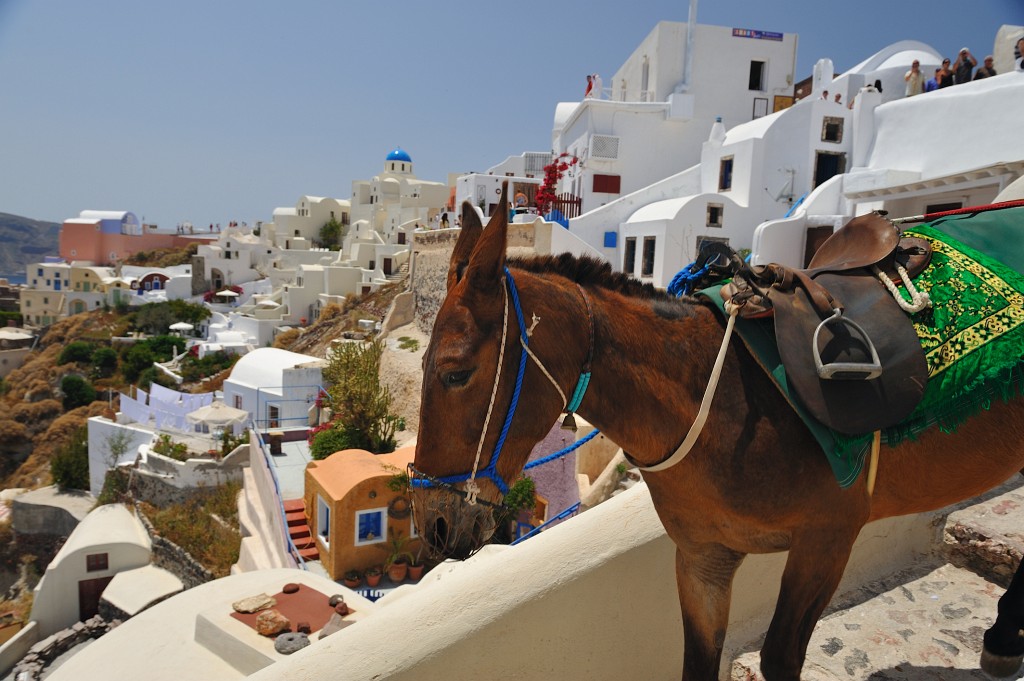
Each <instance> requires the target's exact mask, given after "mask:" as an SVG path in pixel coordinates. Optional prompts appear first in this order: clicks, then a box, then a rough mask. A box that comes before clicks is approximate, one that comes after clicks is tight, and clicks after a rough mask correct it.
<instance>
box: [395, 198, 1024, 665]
mask: <svg viewBox="0 0 1024 681" xmlns="http://www.w3.org/2000/svg"><path fill="white" fill-rule="evenodd" d="M503 205H506V204H505V203H504V200H503V201H501V202H499V206H503ZM507 220H508V216H507V215H506V214H505V211H502V210H498V211H496V213H495V215H494V217H492V218H491V220H490V222H489V223H488V225H487V228H486V229H483V227H482V225H481V224H480V220H479V218H478V217H477V213H476V212H475V210H474V209H472V208H471V207H469V206H464V207H463V217H462V225H463V229H462V234H461V236H460V237H459V240H458V242H457V244H456V246H455V250H454V253H453V254H452V259H451V264H450V268H449V273H448V294H447V298H446V299H445V301H444V303H443V305H442V307H441V309H440V311H439V313H438V315H437V320H436V322H435V325H434V331H433V335H432V336H431V340H430V346H429V348H428V349H427V352H426V355H425V358H424V367H423V368H424V375H423V392H422V403H421V415H420V431H419V438H418V444H417V448H416V458H415V462H414V464H413V478H414V484H416V485H418V487H417V488H416V490H415V491H414V494H413V497H414V512H415V515H416V523H417V526H418V527H419V531H420V533H421V536H422V537H423V539H424V540H425V541H427V542H428V543H430V544H431V545H432V546H433V547H434V548H435V549H437V550H438V551H439V552H441V553H443V554H445V555H450V556H455V557H466V556H468V555H469V554H471V553H472V552H473V551H475V550H476V549H477V548H479V546H480V545H482V544H483V543H484V542H486V541H487V540H488V539H489V537H490V535H491V533H492V532H493V530H494V523H493V520H492V517H493V514H492V508H491V507H490V504H498V503H500V500H501V497H502V495H503V493H504V492H505V491H506V489H507V487H506V485H507V481H511V480H513V479H514V478H515V477H516V476H517V475H518V474H519V472H520V471H521V470H522V468H523V465H524V463H525V462H526V459H527V456H528V455H529V452H530V450H531V448H532V447H533V445H534V444H535V443H536V442H538V441H539V440H540V439H541V438H542V437H543V436H544V435H545V434H546V433H547V431H548V429H549V428H550V426H551V424H552V423H554V422H555V420H556V419H557V417H558V415H559V414H560V413H561V412H562V411H563V409H564V408H565V407H566V405H567V403H569V402H570V399H569V397H570V396H573V395H574V394H575V393H574V389H575V388H576V386H577V385H578V384H579V382H580V377H581V375H584V374H585V375H587V376H588V377H589V386H588V387H587V389H586V391H585V393H583V397H582V402H581V403H580V404H579V405H578V406H575V405H573V406H575V409H570V411H573V410H575V411H578V412H579V413H580V415H581V416H583V417H584V418H586V419H587V421H589V422H590V423H592V424H594V426H595V427H597V428H599V429H600V430H601V431H602V432H603V433H604V434H605V435H607V436H608V437H609V438H610V439H611V440H612V441H614V442H616V443H617V444H619V445H620V446H622V447H623V449H624V450H625V451H627V452H628V453H629V454H630V455H631V456H632V458H633V459H635V460H636V461H638V462H641V463H642V464H646V465H650V464H655V463H657V462H659V461H662V460H663V459H665V458H666V457H667V456H668V455H669V454H670V453H672V452H674V451H675V450H676V449H677V448H678V447H679V444H680V442H681V441H682V440H683V438H684V436H685V435H686V434H687V432H688V430H689V429H690V424H691V423H693V421H694V419H695V417H696V415H697V412H698V408H699V405H700V403H701V399H702V396H703V394H704V390H705V386H706V385H707V382H708V378H709V376H710V375H711V373H712V365H713V364H714V362H715V359H716V355H717V354H718V352H719V346H720V345H721V344H722V339H723V334H724V326H725V325H724V322H723V321H722V320H721V319H720V318H719V316H718V315H717V314H716V313H715V312H714V311H712V310H711V309H710V308H709V307H707V306H705V305H702V304H699V303H698V302H697V301H696V300H694V299H688V298H682V299H676V298H671V297H669V296H667V295H665V294H662V293H659V292H658V291H656V290H655V289H653V288H652V287H650V286H644V285H641V284H639V283H638V282H636V281H634V280H631V279H629V278H627V277H624V276H621V275H615V274H612V273H611V272H610V269H609V268H608V267H607V266H606V265H602V264H600V263H598V262H596V261H593V260H587V259H577V258H574V257H571V256H561V257H557V258H538V259H536V260H530V261H523V262H516V261H510V262H508V263H506V258H505V248H506V236H507V228H508V224H507ZM506 266H507V268H508V276H507V275H506ZM520 307H521V309H522V311H523V314H522V315H520V314H518V312H517V311H518V310H519V309H520ZM524 317H525V318H524ZM523 341H525V343H526V344H528V347H529V350H530V353H531V354H532V355H533V356H535V358H536V359H534V358H532V357H531V358H527V357H526V355H525V354H524V353H523V352H522V345H523V344H524V343H523ZM1022 352H1024V350H1022ZM520 397H521V398H522V399H520ZM512 412H514V418H513V417H512V415H511V414H512ZM1022 440H1024V402H1022V401H1020V400H1017V401H1011V402H1008V403H1006V402H1001V401H994V402H993V404H992V406H991V409H990V410H988V411H984V412H982V413H981V414H979V415H978V416H976V417H974V418H973V419H971V420H969V421H968V422H966V423H965V424H963V425H962V426H961V427H960V428H959V430H958V432H956V433H955V434H944V433H942V432H940V431H939V429H937V428H932V429H931V430H929V431H927V432H925V433H924V434H923V435H922V436H921V437H920V438H919V439H918V440H916V441H913V442H907V443H906V444H904V445H901V446H900V447H899V448H898V449H897V450H894V451H888V452H885V451H883V452H882V456H881V460H880V462H879V466H878V476H877V484H876V486H875V488H874V490H873V494H869V493H868V491H867V488H866V484H865V481H864V477H865V476H861V478H860V479H859V480H858V481H857V482H856V483H854V484H853V485H852V486H850V487H849V488H847V489H841V488H840V487H839V486H838V485H837V484H836V481H835V478H834V476H833V473H832V471H831V468H830V467H829V464H828V463H827V461H826V459H825V457H824V455H823V454H822V452H821V448H820V447H819V445H818V444H817V442H816V441H815V439H814V438H813V437H812V435H811V434H810V432H809V431H808V429H807V428H806V427H805V426H804V424H803V423H802V422H801V421H800V419H799V418H798V417H797V416H796V415H795V414H794V413H793V411H792V410H791V409H790V407H789V406H788V405H787V404H786V402H785V401H784V400H782V399H780V398H779V395H778V391H777V389H776V388H775V387H774V385H773V384H772V383H771V382H770V380H769V378H768V377H767V376H766V375H765V374H764V372H763V371H762V370H761V369H760V368H759V366H758V365H757V363H756V362H755V361H754V359H753V358H752V357H751V356H750V355H749V354H748V352H747V351H746V349H745V348H744V346H743V344H742V343H741V342H739V341H737V340H735V339H734V340H732V342H731V343H730V345H729V346H728V351H727V354H726V356H725V360H724V365H723V366H722V370H721V382H720V386H719V388H718V392H717V395H716V396H715V398H714V404H713V407H712V409H711V411H710V414H709V416H708V418H707V422H706V424H705V426H704V428H703V431H702V432H701V434H700V436H699V438H698V439H697V440H696V444H695V446H694V447H693V450H692V452H691V453H690V455H689V456H687V457H686V458H685V459H684V460H683V461H682V462H680V463H679V464H678V465H675V466H673V467H670V468H668V469H666V470H663V471H661V472H651V473H645V474H644V478H645V479H646V481H647V484H648V486H649V488H650V492H651V496H652V498H653V500H654V506H655V508H656V510H657V512H658V515H659V517H660V518H661V521H662V523H663V524H664V526H665V530H666V531H667V533H668V535H669V537H671V539H672V541H673V542H674V543H675V545H676V547H677V550H676V581H677V584H678V589H679V604H680V608H681V609H682V618H683V626H684V655H683V678H684V679H687V680H688V681H694V680H696V679H715V678H717V676H718V670H719V664H720V658H721V654H722V645H723V642H724V639H725V631H726V626H727V623H728V614H729V604H730V603H729V601H730V592H731V587H732V580H733V575H734V574H735V572H736V569H737V568H738V567H739V565H740V562H741V561H742V560H743V558H744V556H746V555H747V554H749V553H768V552H777V551H786V550H788V551H789V552H790V553H789V558H788V560H787V562H786V567H785V571H784V574H783V577H782V587H781V591H780V593H779V599H778V603H777V605H776V609H775V614H774V617H773V618H772V622H771V625H770V627H769V629H768V633H767V637H766V639H765V642H764V646H763V648H762V651H761V670H762V672H763V674H764V676H765V678H766V679H767V680H768V681H776V680H781V679H798V678H799V677H800V670H801V667H802V665H803V662H804V656H805V654H806V650H807V645H808V641H809V639H810V636H811V632H812V630H813V629H814V626H815V623H816V622H817V620H818V618H819V617H820V615H821V613H822V611H823V610H824V608H825V606H826V605H827V604H828V602H829V599H830V598H831V597H832V594H833V592H834V590H835V589H836V586H837V585H838V584H839V580H840V577H841V576H842V574H843V570H844V568H845V566H846V563H847V560H848V558H849V555H850V550H851V547H852V546H853V543H854V540H855V539H856V537H857V534H858V533H859V532H860V530H861V528H862V527H863V526H864V525H865V523H868V522H871V521H873V520H878V519H880V518H886V517H889V516H896V515H901V514H908V513H918V512H921V511H927V510H930V509H936V508H940V507H942V506H945V505H947V504H950V503H953V502H956V501H958V500H962V499H965V498H968V497H971V496H974V495H977V494H979V493H981V492H984V491H986V490H988V489H989V488H991V487H993V486H995V485H998V484H999V483H1001V482H1003V481H1005V480H1006V479H1008V478H1009V477H1010V476H1012V475H1013V474H1015V473H1016V472H1018V471H1020V469H1021V468H1022V466H1024V447H1022V446H1021V444H1020V443H1021V441H1022ZM1021 581H1022V578H1021V576H1020V574H1018V575H1017V576H1016V577H1015V578H1014V580H1013V583H1012V584H1011V586H1010V589H1009V590H1008V591H1007V592H1006V594H1005V595H1004V596H1003V597H1002V599H1001V600H1000V603H999V616H998V619H997V621H996V624H995V625H994V626H993V628H992V629H991V630H989V632H988V633H987V634H986V636H985V644H986V651H985V654H983V656H982V663H983V666H984V667H985V668H986V669H987V670H988V671H990V672H993V673H996V674H1001V675H1009V674H1012V673H1014V672H1015V671H1016V670H1017V668H1018V666H1019V665H1020V662H1021V656H1022V654H1024V641H1022V638H1021V636H1020V633H1019V632H1020V630H1021V628H1022V627H1024V592H1022V588H1024V584H1022V583H1021Z"/></svg>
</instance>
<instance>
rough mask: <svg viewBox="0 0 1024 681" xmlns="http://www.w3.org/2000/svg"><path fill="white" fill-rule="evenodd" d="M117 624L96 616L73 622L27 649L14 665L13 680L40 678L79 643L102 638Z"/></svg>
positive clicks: (30, 680) (114, 621)
mask: <svg viewBox="0 0 1024 681" xmlns="http://www.w3.org/2000/svg"><path fill="white" fill-rule="evenodd" d="M118 624H120V621H118V620H113V621H109V622H108V621H107V620H105V619H103V618H102V617H100V616H99V615H97V616H95V617H91V618H89V619H88V620H86V621H85V622H75V623H74V624H73V625H71V626H70V627H68V628H67V629H64V630H62V631H58V632H57V633H55V634H53V635H51V636H47V637H46V638H44V639H43V640H42V641H40V642H39V643H36V644H35V645H34V646H32V647H31V648H29V650H28V654H27V655H25V657H23V658H21V661H20V662H18V664H16V665H14V678H16V679H18V681H32V680H34V679H39V678H42V673H43V670H45V669H46V667H47V665H49V664H50V663H51V662H53V661H54V660H56V659H57V658H58V657H60V656H61V655H63V654H64V653H66V652H67V651H69V650H71V649H72V648H74V647H75V646H77V645H78V644H79V643H83V642H84V641H88V640H89V639H91V638H99V637H100V636H103V635H104V634H105V633H107V632H108V631H110V630H111V629H113V628H114V627H116V626H117V625H118Z"/></svg>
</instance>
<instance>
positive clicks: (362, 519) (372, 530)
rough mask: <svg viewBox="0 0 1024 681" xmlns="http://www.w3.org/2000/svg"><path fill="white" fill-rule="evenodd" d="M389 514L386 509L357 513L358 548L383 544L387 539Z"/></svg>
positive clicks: (356, 543)
mask: <svg viewBox="0 0 1024 681" xmlns="http://www.w3.org/2000/svg"><path fill="white" fill-rule="evenodd" d="M387 512H388V509H387V508H386V507H385V508H373V509H369V510H366V511H357V512H356V542H355V545H356V546H364V545H366V544H381V543H383V542H384V541H385V540H386V539H387V537H386V536H384V533H385V531H386V530H387V522H386V520H385V518H387Z"/></svg>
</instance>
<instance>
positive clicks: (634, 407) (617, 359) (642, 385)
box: [579, 290, 724, 464]
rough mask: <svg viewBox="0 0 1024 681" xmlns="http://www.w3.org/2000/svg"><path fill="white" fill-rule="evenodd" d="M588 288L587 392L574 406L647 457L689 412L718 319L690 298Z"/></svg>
mask: <svg viewBox="0 0 1024 681" xmlns="http://www.w3.org/2000/svg"><path fill="white" fill-rule="evenodd" d="M592 295H593V296H594V298H595V308H597V309H595V316H596V322H597V331H596V348H595V359H594V367H593V375H592V378H591V383H590V385H591V388H590V390H591V392H592V393H593V395H592V398H591V399H590V400H587V399H585V400H584V401H583V404H582V405H581V407H580V410H579V411H580V414H581V415H582V416H583V417H584V418H586V419H587V420H588V421H590V422H591V423H593V424H594V425H595V426H596V427H598V428H600V429H601V431H602V432H603V433H605V434H606V435H607V436H608V437H609V438H610V439H611V440H612V441H614V442H616V443H618V444H619V445H621V446H622V447H623V449H625V450H626V451H627V452H628V453H629V454H630V455H631V456H632V457H633V458H635V459H636V460H638V461H640V462H642V463H648V464H649V463H654V462H656V461H659V460H661V459H662V458H664V457H665V456H666V455H667V454H668V453H670V452H671V451H674V449H675V448H676V447H677V446H678V445H679V443H680V441H681V440H682V438H683V437H684V435H685V434H686V432H687V431H688V429H689V427H690V424H691V423H692V420H693V418H694V417H695V416H696V413H697V410H698V407H699V404H700V400H701V398H702V396H703V393H704V389H705V387H706V385H707V381H708V379H709V377H710V374H711V369H712V365H713V363H714V358H715V354H716V353H717V351H718V348H719V346H720V344H721V341H722V334H723V333H724V329H723V326H722V323H721V322H720V321H719V320H718V318H717V317H716V316H715V314H714V312H712V311H711V310H710V309H708V308H707V307H704V306H702V305H699V304H697V303H696V302H695V301H693V300H692V299H681V300H664V299H636V298H630V297H626V296H622V295H621V294H616V293H614V292H609V291H601V290H592Z"/></svg>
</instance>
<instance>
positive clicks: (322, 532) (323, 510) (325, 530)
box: [316, 494, 331, 548]
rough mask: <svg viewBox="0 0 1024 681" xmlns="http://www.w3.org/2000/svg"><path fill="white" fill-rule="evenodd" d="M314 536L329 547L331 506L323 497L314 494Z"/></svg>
mask: <svg viewBox="0 0 1024 681" xmlns="http://www.w3.org/2000/svg"><path fill="white" fill-rule="evenodd" d="M316 536H317V537H319V539H320V542H321V543H322V544H323V545H324V546H326V547H328V548H330V546H331V507H330V506H328V505H327V502H326V501H324V498H323V497H322V496H320V495H319V494H318V495H316Z"/></svg>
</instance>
